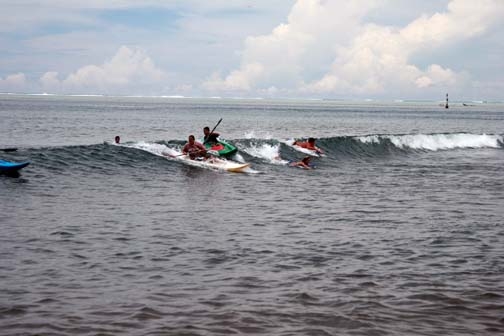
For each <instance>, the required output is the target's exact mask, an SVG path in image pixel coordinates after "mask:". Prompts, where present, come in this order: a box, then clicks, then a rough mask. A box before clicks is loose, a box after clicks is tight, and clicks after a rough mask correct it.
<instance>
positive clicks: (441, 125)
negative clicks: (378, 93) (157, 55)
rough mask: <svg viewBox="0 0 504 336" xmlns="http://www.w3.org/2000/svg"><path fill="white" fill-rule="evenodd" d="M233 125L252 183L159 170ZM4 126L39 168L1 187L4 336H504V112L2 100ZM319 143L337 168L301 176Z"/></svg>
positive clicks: (231, 133) (9, 141)
mask: <svg viewBox="0 0 504 336" xmlns="http://www.w3.org/2000/svg"><path fill="white" fill-rule="evenodd" d="M220 118H222V119H223V120H222V122H221V124H220V125H219V127H218V129H217V131H220V132H221V136H222V137H223V138H225V139H227V140H229V141H230V142H232V143H234V144H235V145H237V147H238V148H239V154H238V155H237V156H236V157H235V160H238V161H244V162H250V163H251V166H252V169H250V171H249V172H248V173H245V174H232V173H226V172H220V171H213V170H207V169H202V168H196V167H191V166H187V165H184V164H183V163H181V162H178V161H174V160H172V159H167V158H164V157H162V156H160V155H159V154H160V153H161V152H163V151H165V150H178V149H180V147H181V146H182V145H183V144H184V143H185V139H186V138H187V135H188V134H191V133H193V134H196V135H197V136H201V129H202V128H203V126H207V125H208V126H210V127H211V128H212V127H213V126H214V125H215V123H216V122H217V121H218V120H219V119H220ZM0 119H1V122H0V149H1V148H7V147H17V148H18V150H17V151H16V152H4V151H1V150H0V158H1V159H4V160H9V161H23V160H30V161H31V164H30V165H29V166H28V167H26V168H25V169H23V170H22V171H21V175H20V176H18V177H10V176H2V175H0V230H1V232H2V234H1V235H0V288H1V290H0V334H1V335H501V334H503V333H504V281H503V279H504V226H503V222H504V221H503V219H504V179H503V172H504V144H503V142H504V139H503V135H504V105H495V104H494V105H492V104H474V106H462V105H461V104H460V105H457V104H455V105H453V106H452V107H451V108H450V109H448V110H445V109H444V108H441V107H439V106H438V104H437V103H407V102H402V103H371V102H368V103H358V102H334V101H311V102H306V101H305V102H302V101H266V100H218V99H208V100H205V99H167V98H107V97H53V96H49V97H46V96H40V97H39V96H11V95H2V96H0ZM115 135H121V138H122V140H123V142H124V145H123V146H116V145H111V144H110V143H109V142H110V141H112V139H113V137H114V136H115ZM309 136H313V137H316V138H317V139H318V142H317V143H318V145H319V146H320V147H321V148H322V149H323V150H324V151H325V153H326V156H325V157H322V158H315V159H314V163H315V164H316V169H313V170H302V169H298V168H292V167H289V166H288V165H287V162H288V161H289V160H296V159H300V158H302V157H303V155H304V154H303V153H300V152H298V151H296V150H294V149H293V148H292V147H290V146H288V145H287V144H286V142H287V140H289V139H291V138H306V137H309Z"/></svg>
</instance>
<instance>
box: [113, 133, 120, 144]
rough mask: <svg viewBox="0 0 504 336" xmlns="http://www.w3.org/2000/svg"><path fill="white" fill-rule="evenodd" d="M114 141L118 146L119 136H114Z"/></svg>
mask: <svg viewBox="0 0 504 336" xmlns="http://www.w3.org/2000/svg"><path fill="white" fill-rule="evenodd" d="M114 141H115V143H116V144H119V143H120V142H121V137H120V136H119V135H116V137H115V138H114Z"/></svg>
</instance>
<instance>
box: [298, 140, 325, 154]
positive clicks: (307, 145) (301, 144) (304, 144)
mask: <svg viewBox="0 0 504 336" xmlns="http://www.w3.org/2000/svg"><path fill="white" fill-rule="evenodd" d="M293 145H295V146H299V147H301V148H305V149H310V150H313V151H315V152H317V153H318V154H322V150H321V149H320V148H318V147H317V146H315V138H308V141H294V143H293Z"/></svg>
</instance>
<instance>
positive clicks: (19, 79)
mask: <svg viewBox="0 0 504 336" xmlns="http://www.w3.org/2000/svg"><path fill="white" fill-rule="evenodd" d="M25 85H26V76H25V74H24V73H21V72H20V73H16V74H12V75H8V76H7V77H5V79H2V78H0V91H2V92H20V91H23V89H24V88H25Z"/></svg>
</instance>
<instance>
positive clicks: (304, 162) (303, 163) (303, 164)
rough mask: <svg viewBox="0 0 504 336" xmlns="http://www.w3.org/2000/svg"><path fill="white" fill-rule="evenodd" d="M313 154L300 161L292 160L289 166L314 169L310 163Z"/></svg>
mask: <svg viewBox="0 0 504 336" xmlns="http://www.w3.org/2000/svg"><path fill="white" fill-rule="evenodd" d="M310 161H311V156H305V157H304V158H303V159H302V160H301V161H298V162H290V163H289V166H291V167H300V168H304V169H312V167H311V165H310Z"/></svg>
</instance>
